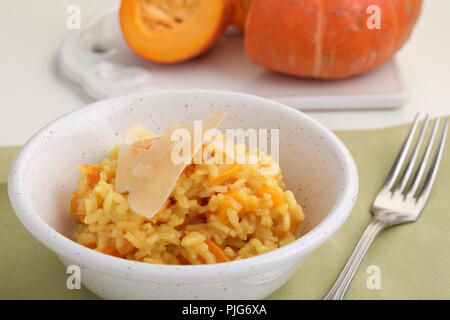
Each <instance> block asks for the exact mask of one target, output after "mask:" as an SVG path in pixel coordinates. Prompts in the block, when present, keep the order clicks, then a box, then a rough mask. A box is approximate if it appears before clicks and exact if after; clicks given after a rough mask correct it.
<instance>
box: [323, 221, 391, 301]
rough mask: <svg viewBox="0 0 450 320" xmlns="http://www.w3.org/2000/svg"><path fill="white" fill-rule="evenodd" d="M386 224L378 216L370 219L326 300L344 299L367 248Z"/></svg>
mask: <svg viewBox="0 0 450 320" xmlns="http://www.w3.org/2000/svg"><path fill="white" fill-rule="evenodd" d="M386 226H387V225H386V224H385V223H384V222H382V221H381V220H379V219H377V218H376V217H374V218H373V219H372V221H370V223H369V225H368V226H367V228H366V230H365V231H364V233H363V234H362V236H361V238H360V239H359V241H358V243H357V245H356V247H355V249H354V250H353V252H352V255H351V256H350V258H349V259H348V261H347V264H346V265H345V267H344V269H343V270H342V272H341V274H340V275H339V278H337V280H336V282H335V283H334V285H333V287H332V288H331V290H330V291H329V292H328V294H327V295H326V296H325V297H324V300H342V299H343V298H344V295H345V293H346V292H347V288H348V286H349V284H350V282H351V281H352V279H353V276H354V275H355V272H356V269H357V268H358V266H359V264H360V263H361V261H362V259H363V258H364V256H365V255H366V252H367V249H369V247H370V245H371V244H372V241H373V239H375V237H376V236H377V235H378V233H379V232H380V231H381V230H383V229H384V228H385V227H386Z"/></svg>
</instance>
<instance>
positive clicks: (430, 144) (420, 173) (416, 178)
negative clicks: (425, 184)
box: [408, 119, 440, 197]
mask: <svg viewBox="0 0 450 320" xmlns="http://www.w3.org/2000/svg"><path fill="white" fill-rule="evenodd" d="M439 123H440V119H436V121H435V122H434V126H433V131H432V133H431V136H430V138H429V139H428V145H427V148H426V150H425V153H424V154H423V156H422V159H421V161H420V166H419V169H418V170H417V172H416V175H415V176H414V178H413V184H412V187H411V189H410V190H409V191H408V195H409V196H411V197H414V196H415V195H416V193H417V190H418V189H419V186H420V183H421V181H422V178H423V176H424V174H425V169H426V168H427V164H428V160H429V159H430V156H431V150H432V149H433V145H434V141H435V140H436V136H437V132H438V129H439Z"/></svg>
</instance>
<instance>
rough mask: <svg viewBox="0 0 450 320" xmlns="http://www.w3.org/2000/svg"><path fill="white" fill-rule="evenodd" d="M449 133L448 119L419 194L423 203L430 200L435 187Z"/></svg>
mask: <svg viewBox="0 0 450 320" xmlns="http://www.w3.org/2000/svg"><path fill="white" fill-rule="evenodd" d="M447 133H448V119H447V120H446V121H445V124H444V129H443V130H442V134H441V138H440V141H439V147H438V149H437V150H436V154H435V155H434V159H433V162H432V164H431V167H430V170H429V171H428V174H427V176H426V178H425V182H424V185H423V188H422V192H421V193H420V195H419V196H418V199H419V200H420V201H421V202H423V203H424V202H426V201H427V200H428V197H429V196H430V192H431V188H432V187H433V184H434V180H435V179H436V175H437V172H438V169H439V165H440V163H441V159H442V155H443V154H444V148H445V141H446V140H447Z"/></svg>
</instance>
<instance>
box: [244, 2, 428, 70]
mask: <svg viewBox="0 0 450 320" xmlns="http://www.w3.org/2000/svg"><path fill="white" fill-rule="evenodd" d="M421 5H422V0H297V1H292V0H276V1H273V0H253V3H252V6H251V8H250V11H249V13H248V17H247V24H246V38H245V50H246V54H247V56H248V57H249V58H250V59H251V60H252V61H253V62H255V63H257V64H259V65H261V66H264V67H265V68H267V69H270V70H274V71H279V72H282V73H287V74H291V75H295V76H301V77H312V78H320V79H338V78H345V77H349V76H353V75H356V74H360V73H363V72H367V71H369V70H372V69H374V68H376V67H378V66H380V65H381V64H382V63H384V62H385V61H387V60H388V59H390V58H391V57H392V56H393V55H394V54H395V53H396V52H397V51H398V50H399V49H400V48H401V47H402V46H403V44H404V43H405V42H406V40H407V39H408V37H409V35H410V34H411V31H412V29H413V27H414V25H415V23H416V21H417V19H418V17H419V14H420V10H421Z"/></svg>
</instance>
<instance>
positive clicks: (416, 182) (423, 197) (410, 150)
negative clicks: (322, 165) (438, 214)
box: [324, 114, 448, 300]
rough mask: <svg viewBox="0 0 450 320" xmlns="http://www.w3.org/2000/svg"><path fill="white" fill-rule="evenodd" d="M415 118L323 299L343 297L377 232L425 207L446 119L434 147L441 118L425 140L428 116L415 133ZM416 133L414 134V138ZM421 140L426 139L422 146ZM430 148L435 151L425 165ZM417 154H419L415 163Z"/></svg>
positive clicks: (411, 219)
mask: <svg viewBox="0 0 450 320" xmlns="http://www.w3.org/2000/svg"><path fill="white" fill-rule="evenodd" d="M419 118H420V115H419V114H417V115H416V118H415V120H414V122H413V124H412V125H411V128H410V130H409V133H408V136H407V137H406V140H405V142H404V143H403V146H402V148H401V149H400V151H399V153H398V155H397V158H396V160H395V162H394V164H393V165H392V168H391V170H390V172H389V174H388V176H387V178H386V180H385V182H384V184H383V186H382V187H381V190H380V191H379V192H378V195H377V196H376V197H375V200H374V201H373V203H372V206H371V208H370V211H371V212H372V214H373V218H372V221H371V222H370V223H369V225H368V226H367V228H366V230H365V231H364V233H363V235H362V236H361V238H360V240H359V241H358V243H357V245H356V247H355V249H354V250H353V252H352V254H351V256H350V258H349V259H348V261H347V264H346V265H345V267H344V269H343V270H342V272H341V274H340V275H339V278H338V279H337V280H336V282H335V283H334V285H333V287H332V288H331V290H330V291H329V292H328V294H327V295H326V296H325V297H324V300H342V299H343V297H344V295H345V293H346V291H347V288H348V286H349V284H350V282H351V281H352V279H353V276H354V275H355V272H356V270H357V268H358V266H359V264H360V263H361V261H362V259H363V258H364V256H365V254H366V252H367V250H368V249H369V247H370V245H371V244H372V241H373V240H374V239H375V237H376V236H377V235H378V233H379V232H380V231H382V230H383V229H385V228H388V227H391V226H395V225H400V224H403V223H408V222H414V221H416V220H417V219H418V218H419V215H420V213H421V212H422V210H423V208H424V207H425V204H426V202H427V200H428V198H429V196H430V192H431V188H432V186H433V183H434V181H435V179H436V175H437V172H438V168H439V163H440V161H441V158H442V154H443V152H444V147H445V140H446V138H447V132H448V120H446V121H445V123H444V126H443V127H444V128H443V129H441V131H442V132H441V134H440V139H439V141H438V144H437V147H433V146H434V145H435V141H436V138H437V136H438V132H439V130H440V123H441V120H440V119H436V120H435V121H434V126H433V129H432V132H431V135H430V136H429V138H428V139H425V137H426V135H427V134H426V133H427V129H428V126H429V125H430V119H429V117H428V115H427V116H425V119H424V120H423V121H422V122H423V124H422V127H421V129H420V132H419V133H418V134H417V130H418V128H419V127H420V125H421V124H420V122H421V121H420V120H419ZM416 136H418V137H417V139H416ZM414 140H416V142H415V143H413V141H414ZM424 140H428V142H427V143H426V146H424V147H423V148H422V145H423V142H424ZM422 149H424V150H422ZM433 149H436V150H435V151H434V156H433V159H432V160H431V163H430V164H429V161H430V157H431V154H432V152H433ZM421 151H422V152H421ZM420 154H423V155H422V156H421V159H420V161H419V162H418V163H417V160H418V158H419V156H420ZM416 163H417V165H416Z"/></svg>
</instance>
